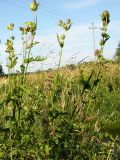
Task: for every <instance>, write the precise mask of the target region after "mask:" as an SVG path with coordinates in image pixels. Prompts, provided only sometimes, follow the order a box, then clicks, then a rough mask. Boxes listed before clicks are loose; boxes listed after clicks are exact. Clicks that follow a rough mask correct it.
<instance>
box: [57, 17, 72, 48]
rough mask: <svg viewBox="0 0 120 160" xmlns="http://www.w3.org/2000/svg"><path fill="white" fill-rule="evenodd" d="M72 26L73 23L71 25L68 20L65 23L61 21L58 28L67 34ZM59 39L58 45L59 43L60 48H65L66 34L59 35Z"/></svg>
mask: <svg viewBox="0 0 120 160" xmlns="http://www.w3.org/2000/svg"><path fill="white" fill-rule="evenodd" d="M71 25H72V23H71V20H70V19H67V20H66V22H63V21H62V20H59V22H58V26H59V27H60V28H61V29H62V30H63V31H65V32H67V31H69V30H70V28H71ZM57 39H58V43H59V45H60V47H62V48H63V46H64V41H65V34H60V35H57Z"/></svg>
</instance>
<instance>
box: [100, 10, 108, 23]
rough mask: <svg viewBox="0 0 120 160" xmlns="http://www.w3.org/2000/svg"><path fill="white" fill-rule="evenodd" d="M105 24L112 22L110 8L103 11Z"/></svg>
mask: <svg viewBox="0 0 120 160" xmlns="http://www.w3.org/2000/svg"><path fill="white" fill-rule="evenodd" d="M101 17H102V22H103V26H105V25H108V24H109V22H110V14H109V11H108V10H105V11H103V13H102V15H101Z"/></svg>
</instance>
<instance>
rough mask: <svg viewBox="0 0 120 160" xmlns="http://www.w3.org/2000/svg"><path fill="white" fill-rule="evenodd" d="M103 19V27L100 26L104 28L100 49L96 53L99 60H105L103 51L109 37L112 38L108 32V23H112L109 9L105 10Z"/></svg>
mask: <svg viewBox="0 0 120 160" xmlns="http://www.w3.org/2000/svg"><path fill="white" fill-rule="evenodd" d="M101 19H102V25H103V26H102V28H100V29H101V30H102V33H101V37H102V38H101V40H100V42H99V45H100V49H99V50H98V49H97V50H96V52H95V54H96V57H97V58H98V60H103V59H104V57H103V51H104V47H105V44H106V42H107V41H108V39H109V38H110V36H109V34H108V33H107V30H108V25H109V23H110V14H109V11H108V10H105V11H103V13H102V15H101Z"/></svg>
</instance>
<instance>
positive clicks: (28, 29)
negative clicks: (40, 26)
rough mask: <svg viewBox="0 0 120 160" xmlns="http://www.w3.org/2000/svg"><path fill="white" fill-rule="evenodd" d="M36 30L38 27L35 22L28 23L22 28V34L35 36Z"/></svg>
mask: <svg viewBox="0 0 120 160" xmlns="http://www.w3.org/2000/svg"><path fill="white" fill-rule="evenodd" d="M36 29H37V25H36V23H34V22H26V23H25V26H23V27H20V31H21V32H22V34H27V33H31V34H33V35H34V34H35V31H36Z"/></svg>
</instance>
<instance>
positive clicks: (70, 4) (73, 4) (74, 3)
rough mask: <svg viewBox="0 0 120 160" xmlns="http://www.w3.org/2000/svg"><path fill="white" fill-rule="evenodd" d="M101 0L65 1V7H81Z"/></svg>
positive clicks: (89, 5)
mask: <svg viewBox="0 0 120 160" xmlns="http://www.w3.org/2000/svg"><path fill="white" fill-rule="evenodd" d="M102 1H103V0H84V1H83V0H74V1H69V2H67V3H65V8H69V9H83V8H87V7H91V6H94V5H97V4H99V3H101V2H102Z"/></svg>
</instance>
